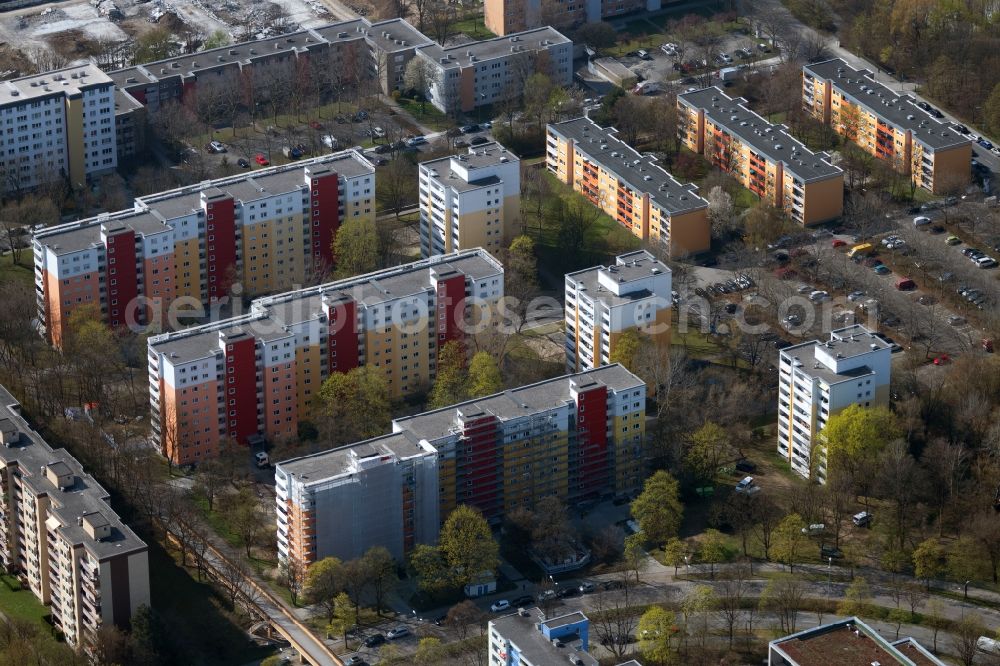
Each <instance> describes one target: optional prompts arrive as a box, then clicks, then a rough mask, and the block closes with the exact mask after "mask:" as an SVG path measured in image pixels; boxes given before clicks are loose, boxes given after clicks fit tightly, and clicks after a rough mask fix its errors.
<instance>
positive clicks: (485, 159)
mask: <svg viewBox="0 0 1000 666" xmlns="http://www.w3.org/2000/svg"><path fill="white" fill-rule="evenodd" d="M503 159H506V160H507V161H514V162H517V161H519V160H518V158H517V156H516V155H514V154H513V153H511V152H509V151H508V150H507V149H506V148H504V147H503V146H501V145H500V144H499V143H495V142H494V143H486V144H483V145H481V146H472V147H470V148H469V150H468V152H465V153H460V154H458V155H449V156H447V157H439V158H438V159H436V160H428V161H426V162H421V163H420V166H421V167H423V168H426V169H434V170H435V171H436V172H437V175H436V176H433V178H434V180H436V181H438V182H439V183H441V184H442V185H444V186H445V187H450V188H452V189H454V190H455V191H457V192H468V191H471V190H476V189H479V188H481V187H487V186H489V185H496V184H497V183H499V182H501V179H500V178H499V177H497V176H495V175H489V176H483V177H479V178H477V177H476V173H475V169H482V168H486V167H491V166H495V165H497V164H500V163H501V161H502V160H503ZM452 164H459V165H461V166H462V167H465V168H466V169H468V170H470V171H471V173H469V175H470V176H472V179H470V180H465V179H464V178H462V177H461V176H460V175H459V174H458V173H457V172H456V171H455V170H454V169H453V168H452Z"/></svg>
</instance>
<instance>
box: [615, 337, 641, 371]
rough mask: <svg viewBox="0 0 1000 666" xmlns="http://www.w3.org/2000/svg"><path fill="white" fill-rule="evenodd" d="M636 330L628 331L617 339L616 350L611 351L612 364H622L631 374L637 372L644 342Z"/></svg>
mask: <svg viewBox="0 0 1000 666" xmlns="http://www.w3.org/2000/svg"><path fill="white" fill-rule="evenodd" d="M640 338H641V336H640V335H639V332H638V331H637V330H636V329H634V328H629V329H626V330H625V331H624V332H622V333H621V334H620V335H618V337H617V338H616V339H615V348H614V349H612V350H611V362H612V363H621V364H622V365H623V366H625V368H626V369H627V370H628V371H629V372H635V366H636V360H637V359H638V357H639V349H640V348H641V346H642V340H641V339H640Z"/></svg>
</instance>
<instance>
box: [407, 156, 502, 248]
mask: <svg viewBox="0 0 1000 666" xmlns="http://www.w3.org/2000/svg"><path fill="white" fill-rule="evenodd" d="M418 196H419V199H420V253H421V255H422V256H424V257H429V256H432V255H435V254H445V253H448V252H455V251H459V250H464V249H468V248H471V247H483V248H486V249H487V250H489V251H490V252H493V253H494V254H496V253H499V252H500V251H501V250H502V249H503V248H505V247H506V246H507V245H508V244H509V243H510V240H511V239H512V238H513V236H514V235H516V234H517V232H518V230H519V229H520V226H521V160H519V159H518V158H517V156H516V155H514V154H513V153H511V152H509V151H508V150H507V149H506V148H504V147H503V146H501V145H500V144H498V143H488V144H484V145H481V146H472V147H470V148H469V149H468V151H467V152H465V153H459V154H458V155H452V156H451V157H441V158H439V159H436V160H429V161H427V162H421V163H420V188H419V195H418Z"/></svg>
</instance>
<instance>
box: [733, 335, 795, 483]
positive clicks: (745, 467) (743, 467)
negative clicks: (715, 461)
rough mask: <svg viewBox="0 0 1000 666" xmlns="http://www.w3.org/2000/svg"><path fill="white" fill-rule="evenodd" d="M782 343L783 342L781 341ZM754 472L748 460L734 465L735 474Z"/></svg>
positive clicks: (752, 465)
mask: <svg viewBox="0 0 1000 666" xmlns="http://www.w3.org/2000/svg"><path fill="white" fill-rule="evenodd" d="M782 342H784V341H783V340H782ZM756 470H757V465H754V464H753V463H752V462H750V461H749V460H740V461H739V462H737V463H736V471H737V472H743V473H744V474H745V473H747V472H754V471H756Z"/></svg>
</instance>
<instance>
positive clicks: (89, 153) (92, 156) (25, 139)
mask: <svg viewBox="0 0 1000 666" xmlns="http://www.w3.org/2000/svg"><path fill="white" fill-rule="evenodd" d="M117 165H118V154H117V148H116V137H115V86H114V81H113V80H112V79H111V78H110V77H109V76H108V75H106V74H105V73H104V72H102V71H101V70H100V69H98V67H97V66H96V65H93V64H89V63H88V64H85V65H77V66H74V67H67V68H65V69H59V70H55V71H51V72H46V73H44V74H37V75H33V76H27V77H22V78H19V79H11V80H10V81H4V82H2V83H0V169H2V172H3V182H2V184H0V188H2V189H3V190H4V191H15V190H25V189H31V188H34V187H37V186H38V185H40V184H42V183H46V182H50V181H54V180H57V179H59V178H65V179H68V181H69V183H70V184H71V185H73V186H82V185H83V184H84V183H86V182H87V178H88V177H90V176H94V175H98V174H101V173H106V172H109V171H111V170H113V169H114V168H115V167H116V166H117Z"/></svg>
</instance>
